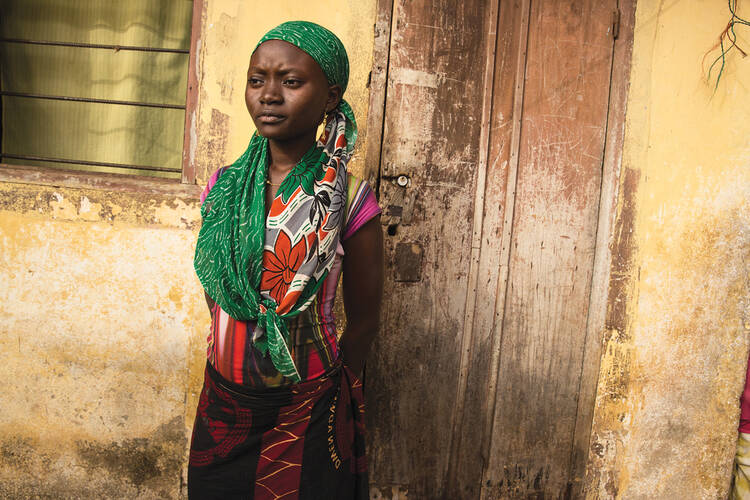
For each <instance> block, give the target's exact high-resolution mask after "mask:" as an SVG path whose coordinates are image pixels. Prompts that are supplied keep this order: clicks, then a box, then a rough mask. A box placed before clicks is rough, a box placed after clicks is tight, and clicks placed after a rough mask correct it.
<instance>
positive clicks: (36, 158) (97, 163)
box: [0, 153, 180, 173]
mask: <svg viewBox="0 0 750 500" xmlns="http://www.w3.org/2000/svg"><path fill="white" fill-rule="evenodd" d="M0 158H11V159H14V160H31V161H48V162H51V163H67V164H69V165H86V166H89V167H113V168H127V169H130V170H151V171H153V172H174V173H180V169H179V168H166V167H151V166H149V165H128V164H126V163H108V162H103V161H88V160H68V159H65V158H52V157H47V156H31V155H12V154H6V153H0Z"/></svg>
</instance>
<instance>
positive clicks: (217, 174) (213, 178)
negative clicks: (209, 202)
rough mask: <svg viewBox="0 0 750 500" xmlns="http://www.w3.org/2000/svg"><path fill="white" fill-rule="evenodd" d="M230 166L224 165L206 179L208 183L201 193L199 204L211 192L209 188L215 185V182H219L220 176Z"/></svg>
mask: <svg viewBox="0 0 750 500" xmlns="http://www.w3.org/2000/svg"><path fill="white" fill-rule="evenodd" d="M229 167H231V165H224V166H223V167H219V168H217V169H216V171H214V173H213V174H211V177H209V178H208V182H206V187H205V188H204V189H203V192H202V193H201V203H203V201H204V200H205V199H206V196H208V193H210V192H211V188H213V187H214V186H215V185H216V181H218V180H219V177H221V174H223V173H224V172H225V171H226V170H227V169H228V168H229Z"/></svg>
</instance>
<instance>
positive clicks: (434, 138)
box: [367, 0, 622, 499]
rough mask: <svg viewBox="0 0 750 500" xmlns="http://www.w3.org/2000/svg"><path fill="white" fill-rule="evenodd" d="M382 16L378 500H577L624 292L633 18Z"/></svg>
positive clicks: (596, 2) (443, 8)
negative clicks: (609, 270) (616, 210)
mask: <svg viewBox="0 0 750 500" xmlns="http://www.w3.org/2000/svg"><path fill="white" fill-rule="evenodd" d="M620 1H621V2H622V0H620ZM380 4H381V5H380V7H379V18H378V24H377V25H376V33H377V38H376V58H375V65H374V69H373V79H372V81H373V90H372V92H373V96H372V100H371V102H372V104H373V106H372V109H371V117H370V124H371V127H370V130H375V129H377V128H378V127H377V126H376V125H377V123H378V122H379V123H380V124H382V136H381V135H379V134H371V136H370V139H369V140H370V143H369V144H371V145H374V146H375V147H376V150H378V151H379V152H380V153H379V155H378V154H374V155H370V161H374V162H377V170H378V172H379V179H378V180H379V182H378V185H379V187H378V190H379V195H380V201H381V205H382V206H383V208H384V217H383V223H384V225H385V227H386V232H387V234H386V258H387V260H388V275H387V277H386V296H385V304H384V317H383V328H382V333H381V336H380V338H379V339H378V341H377V342H376V346H375V348H374V353H373V355H372V357H371V361H370V363H369V365H368V387H367V397H368V412H369V421H368V425H369V432H370V438H369V444H370V450H371V459H370V463H371V475H370V481H371V484H372V486H373V489H372V493H373V498H378V497H382V498H391V497H392V495H396V496H395V497H398V496H402V497H406V496H408V498H410V499H412V498H416V499H432V498H450V499H473V498H480V497H482V498H529V497H531V498H566V497H570V496H571V495H572V496H576V493H575V492H576V491H577V487H578V485H579V484H580V479H581V475H582V470H583V466H584V465H585V460H586V456H587V447H588V436H589V430H590V424H591V413H592V408H593V398H594V393H595V388H596V377H597V375H598V368H597V367H598V362H599V357H598V356H599V353H598V342H599V335H600V331H601V329H600V327H601V325H599V324H598V323H599V322H600V320H599V318H600V316H601V315H600V314H598V312H596V313H594V312H591V311H592V310H594V309H596V311H599V310H601V309H602V307H603V303H604V302H603V299H602V297H601V295H602V293H603V292H601V290H605V289H606V286H604V287H603V286H601V283H599V282H598V281H597V282H595V279H599V281H601V279H600V278H601V276H598V278H597V277H594V278H593V279H592V276H593V275H594V274H595V273H596V272H597V271H596V269H597V266H599V268H600V269H605V268H606V265H605V264H606V263H605V264H602V263H601V262H599V263H597V262H595V260H596V259H595V255H599V254H597V230H599V231H606V232H609V230H608V226H607V220H608V219H607V214H606V213H605V214H602V213H600V206H602V205H608V204H610V203H611V200H610V199H609V198H611V196H612V194H611V189H609V188H608V187H607V186H611V184H612V177H613V175H614V174H613V173H612V169H609V170H610V171H608V170H607V168H606V163H607V162H605V145H607V137H608V132H607V125H608V109H609V105H610V78H611V72H612V69H613V53H614V48H615V38H616V33H614V32H613V29H616V28H617V16H616V13H617V12H618V5H617V0H517V1H505V0H502V1H498V0H494V1H492V0H462V1H455V0H429V1H428V0H381V2H380ZM386 61H387V64H386ZM378 104H379V106H378ZM618 109H619V108H618ZM610 120H612V117H611V114H610ZM372 125H375V126H372ZM610 133H611V131H610ZM368 149H369V148H368ZM371 151H372V149H371ZM603 189H604V194H603V191H602V190H603ZM605 198H606V199H605ZM600 219H601V221H600ZM606 241H607V239H606V237H602V235H600V237H599V246H600V247H601V246H602V245H604V246H606ZM602 242H603V243H602ZM600 254H601V255H606V252H604V253H601V252H600ZM597 258H598V257H597ZM599 274H601V273H599ZM592 283H594V286H593V287H592ZM592 288H593V289H594V292H593V293H592ZM587 332H588V335H587ZM399 492H400V493H399Z"/></svg>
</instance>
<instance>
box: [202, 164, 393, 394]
mask: <svg viewBox="0 0 750 500" xmlns="http://www.w3.org/2000/svg"><path fill="white" fill-rule="evenodd" d="M223 171H224V168H220V169H219V170H217V171H216V172H215V173H214V174H213V175H212V176H211V178H210V179H209V181H208V184H207V186H206V189H205V190H204V191H203V194H202V195H201V202H202V201H203V200H204V199H205V198H206V196H207V195H208V192H209V191H210V190H211V188H212V187H213V185H214V184H216V180H217V179H218V178H219V176H220V175H221V174H222V173H223ZM347 182H348V189H347V203H346V207H345V208H346V222H345V225H344V230H343V231H342V233H341V235H342V236H341V240H342V241H343V240H346V239H347V238H349V237H351V236H352V235H353V234H354V233H355V232H356V231H357V230H358V229H359V228H361V227H362V226H363V225H364V224H365V223H366V222H368V221H369V220H370V219H372V218H373V217H375V216H376V215H378V214H379V213H380V212H381V210H380V207H379V206H378V202H377V200H376V199H375V194H374V193H373V191H372V189H371V188H370V186H369V185H368V184H367V183H366V182H365V181H363V180H361V179H358V178H357V177H355V176H353V175H351V174H350V175H348V176H347ZM282 235H284V233H283V232H281V233H280V235H279V238H278V239H277V241H276V246H275V252H274V253H272V252H264V255H263V266H264V270H263V275H262V277H261V285H260V288H261V289H263V290H268V291H269V293H270V295H271V296H273V297H274V298H276V297H279V298H281V297H283V296H284V294H285V293H286V289H287V288H288V286H289V283H290V281H291V278H292V276H293V273H292V272H291V271H290V269H295V268H296V267H298V264H297V260H299V259H302V258H304V256H305V250H304V248H303V247H302V245H300V244H299V243H298V244H297V245H292V242H291V241H289V238H288V237H286V238H285V237H283V236H282ZM284 236H285V235H284ZM343 258H344V249H343V247H342V246H341V244H340V243H339V245H338V247H337V249H336V257H335V260H334V264H333V267H332V268H331V270H330V272H329V273H328V276H327V277H326V279H325V281H324V282H323V284H322V285H321V287H320V289H319V290H318V293H317V295H316V297H315V299H314V300H313V302H312V304H310V307H308V308H307V309H306V310H305V311H303V312H302V313H301V314H299V315H297V316H295V317H294V318H292V319H290V320H288V321H287V326H288V328H289V350H290V352H291V354H292V359H293V360H294V363H295V365H296V366H297V370H298V372H299V374H300V377H301V379H302V381H305V380H311V379H314V378H318V377H320V376H322V375H323V374H325V373H326V372H327V371H328V370H329V369H330V368H331V367H332V366H333V365H334V364H335V363H336V362H337V361H338V357H339V349H338V334H337V331H336V319H335V317H334V313H333V304H334V300H335V297H336V287H337V285H338V282H339V278H340V276H341V269H342V263H343ZM280 305H281V304H280ZM254 328H255V324H254V323H253V322H252V321H239V320H236V319H234V318H232V317H231V316H229V315H228V314H227V313H226V312H225V311H224V310H222V309H221V307H219V306H218V304H217V305H215V306H214V308H213V310H212V311H211V331H210V333H209V336H208V349H207V357H208V362H209V363H211V365H212V366H213V367H214V368H215V369H216V371H218V372H219V373H220V374H221V375H222V376H223V377H224V378H226V379H227V380H230V381H232V382H234V383H237V384H243V385H247V386H250V387H258V388H261V387H281V386H287V385H290V384H292V381H291V380H289V379H287V378H286V377H284V376H283V375H282V374H280V373H279V372H278V371H277V370H276V368H275V367H274V366H273V363H272V362H271V359H270V357H269V356H268V355H267V354H266V355H262V354H261V353H260V352H259V351H258V350H257V349H255V348H254V346H253V343H252V334H253V330H254Z"/></svg>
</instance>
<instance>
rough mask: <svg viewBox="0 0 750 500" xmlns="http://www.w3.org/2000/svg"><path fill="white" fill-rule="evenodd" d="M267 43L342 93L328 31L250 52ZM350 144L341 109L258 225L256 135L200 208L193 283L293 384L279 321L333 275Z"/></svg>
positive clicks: (340, 66)
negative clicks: (296, 56) (249, 326)
mask: <svg viewBox="0 0 750 500" xmlns="http://www.w3.org/2000/svg"><path fill="white" fill-rule="evenodd" d="M267 40H284V41H286V42H289V43H291V44H293V45H295V46H296V47H298V48H300V49H302V50H303V51H305V52H307V53H308V54H309V55H310V56H312V58H313V59H315V61H317V63H318V64H319V65H320V67H321V68H322V69H323V72H324V73H325V75H326V78H327V79H328V82H329V84H330V85H340V86H341V88H342V91H343V90H345V89H346V85H347V83H348V78H349V61H348V58H347V55H346V50H345V49H344V46H343V45H342V43H341V41H340V40H339V39H338V38H337V37H336V35H334V34H333V33H331V32H330V31H328V30H327V29H325V28H323V27H322V26H318V25H317V24H314V23H309V22H304V21H293V22H288V23H284V24H281V25H279V26H277V27H276V28H274V29H272V30H271V31H269V32H268V33H267V34H266V35H265V36H264V37H263V38H261V40H260V42H258V46H259V45H260V44H261V43H263V42H265V41H267ZM256 49H257V46H256ZM356 138H357V124H356V121H355V120H354V115H353V113H352V109H351V107H350V106H349V104H347V103H346V101H344V100H343V99H342V100H341V102H340V103H339V106H338V107H337V108H336V109H335V110H334V111H333V112H331V113H329V114H328V116H327V118H326V127H325V131H324V132H323V135H322V136H321V138H320V139H319V140H318V141H317V143H316V144H315V145H313V146H312V147H311V148H310V149H309V150H308V151H307V153H305V155H304V156H303V158H302V159H301V160H300V162H299V163H298V164H297V165H296V166H295V167H294V168H293V169H292V170H291V172H290V173H289V174H288V175H287V176H286V177H285V178H284V180H283V181H282V183H281V186H279V190H278V192H277V194H276V197H275V198H274V200H273V203H272V205H271V208H270V211H269V214H268V216H267V217H266V216H265V188H266V184H265V180H266V170H267V167H268V139H266V138H264V137H261V136H260V135H258V134H257V133H255V134H254V135H253V137H252V139H251V140H250V144H249V146H248V148H247V150H246V151H245V153H243V155H242V156H240V157H239V158H238V159H237V160H236V161H235V162H234V163H233V164H232V166H231V167H229V168H228V169H227V170H226V171H225V172H224V173H223V174H222V175H221V177H219V179H218V181H217V182H216V184H215V185H214V186H213V188H212V189H211V191H210V192H209V194H208V196H207V197H206V199H205V201H204V202H203V206H202V207H201V215H202V216H203V226H202V227H201V231H200V234H199V235H198V242H197V245H196V250H195V261H194V263H195V271H196V273H197V275H198V278H199V279H200V281H201V283H202V284H203V287H204V288H205V290H206V292H207V293H208V295H209V296H210V297H211V298H212V299H214V300H215V301H216V303H217V304H219V306H220V307H221V308H222V309H224V311H226V312H227V314H229V315H230V316H231V317H233V318H235V319H238V320H242V321H254V322H255V323H256V328H255V331H254V332H253V337H252V338H253V342H254V345H255V347H256V348H257V349H259V350H260V351H261V352H262V353H264V354H265V353H270V356H271V360H272V361H273V364H274V366H275V367H276V369H277V370H279V372H280V373H281V374H283V375H284V376H286V377H288V378H290V379H291V380H293V381H295V382H297V381H299V380H300V376H299V373H298V372H297V368H296V367H295V366H294V362H293V360H292V357H291V354H290V352H289V349H288V347H287V342H288V337H289V332H288V329H287V326H286V322H285V321H284V320H285V319H287V318H291V317H293V316H295V315H297V314H299V313H300V312H302V311H304V310H305V309H306V308H307V307H308V306H309V305H310V303H311V302H312V301H313V299H314V297H315V294H316V293H317V291H318V289H319V288H320V285H321V284H322V283H323V281H324V280H325V278H326V277H327V275H328V272H329V271H330V269H331V266H332V265H333V261H334V258H335V254H336V246H337V245H338V242H339V234H340V232H341V228H342V225H343V223H344V220H345V218H346V217H345V215H346V214H345V207H346V163H347V161H348V160H349V156H350V154H351V151H352V149H353V148H354V142H355V141H356Z"/></svg>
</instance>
